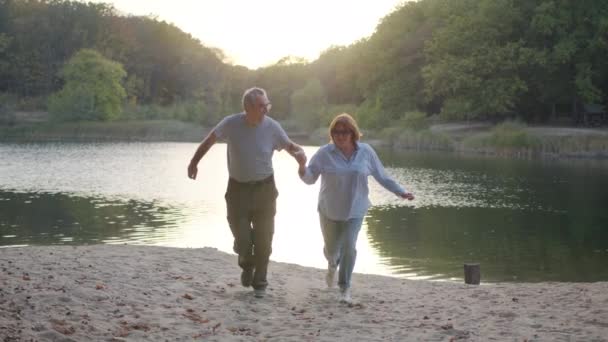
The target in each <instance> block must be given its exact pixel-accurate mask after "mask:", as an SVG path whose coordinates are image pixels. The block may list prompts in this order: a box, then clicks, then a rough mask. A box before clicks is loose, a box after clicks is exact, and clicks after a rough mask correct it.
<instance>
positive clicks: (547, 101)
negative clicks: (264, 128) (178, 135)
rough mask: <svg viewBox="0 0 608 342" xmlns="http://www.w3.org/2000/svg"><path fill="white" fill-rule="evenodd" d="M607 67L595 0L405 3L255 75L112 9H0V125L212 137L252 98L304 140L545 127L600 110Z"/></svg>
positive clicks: (65, 4) (606, 25)
mask: <svg viewBox="0 0 608 342" xmlns="http://www.w3.org/2000/svg"><path fill="white" fill-rule="evenodd" d="M606 56H608V2H606V1H596V0H579V1H571V0H420V1H409V2H404V3H403V4H402V5H401V6H399V7H398V8H396V9H395V10H394V11H393V12H392V13H390V14H388V15H387V16H385V17H384V18H383V19H382V20H381V21H380V22H379V23H378V26H377V27H376V30H375V32H374V33H373V34H372V35H371V36H370V37H362V38H361V39H360V40H358V41H356V42H354V43H353V44H351V45H349V46H333V47H331V48H329V49H327V50H326V51H324V52H322V53H321V55H320V56H319V58H318V59H316V60H314V61H307V60H303V59H302V58H299V57H297V56H285V57H284V58H282V59H281V60H279V61H276V63H274V64H272V65H269V66H266V67H262V68H259V69H256V70H250V69H248V68H246V67H243V66H237V65H231V64H229V63H227V62H226V61H227V58H225V56H224V54H223V52H222V51H221V50H219V49H217V48H212V47H208V46H205V45H204V44H203V43H202V42H201V41H199V40H198V39H196V38H194V37H193V36H191V35H190V34H189V33H187V32H184V31H182V30H181V29H180V28H179V27H176V26H175V25H173V24H170V23H167V22H165V21H162V20H159V19H158V18H155V17H150V16H133V15H124V14H121V13H119V12H118V11H117V10H116V9H115V8H114V7H113V6H112V5H110V4H103V3H101V4H100V3H86V2H77V1H67V0H0V117H1V118H4V119H3V120H4V122H8V121H10V120H8V119H7V117H9V116H10V115H11V113H14V112H17V111H45V112H46V111H48V113H49V116H50V118H51V119H52V120H56V121H62V122H65V121H121V120H150V119H163V120H179V121H184V122H194V123H197V124H201V125H207V126H208V125H212V124H214V123H215V122H217V120H218V119H219V118H221V117H223V116H225V115H227V114H230V113H234V112H238V111H240V110H241V104H240V101H241V95H242V92H243V90H244V89H246V88H249V87H251V86H260V87H263V88H265V89H266V90H267V91H268V93H269V96H270V99H271V101H272V103H273V111H272V116H274V117H275V118H277V119H279V120H282V121H285V122H289V123H291V124H293V125H294V127H298V128H301V129H315V128H317V127H322V126H324V125H326V124H327V122H328V120H329V119H330V118H331V117H332V116H334V115H335V114H337V113H339V112H344V111H346V112H349V113H352V114H354V115H355V116H356V117H357V118H358V120H360V122H361V124H362V125H363V126H365V127H370V128H383V127H391V126H395V125H399V124H402V123H406V124H407V123H408V122H410V123H411V122H415V121H416V120H421V119H423V120H426V119H427V118H430V117H432V118H437V119H438V120H443V121H452V120H456V121H457V120H487V121H493V122H494V121H500V120H503V119H504V118H516V119H519V120H521V121H523V122H526V123H545V122H554V121H558V120H559V119H560V115H565V116H566V118H567V120H570V119H571V118H572V114H573V113H576V112H577V111H578V110H579V108H583V106H589V105H591V106H599V107H597V108H602V107H601V106H603V105H605V104H606V102H607V99H608V58H606ZM574 122H575V121H572V124H574ZM0 123H2V120H0ZM566 123H570V121H566Z"/></svg>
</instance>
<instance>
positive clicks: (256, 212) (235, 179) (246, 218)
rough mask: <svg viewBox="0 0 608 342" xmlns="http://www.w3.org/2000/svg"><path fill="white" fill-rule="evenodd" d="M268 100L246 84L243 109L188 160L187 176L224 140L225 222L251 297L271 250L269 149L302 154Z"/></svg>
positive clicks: (261, 289)
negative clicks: (271, 113) (225, 178)
mask: <svg viewBox="0 0 608 342" xmlns="http://www.w3.org/2000/svg"><path fill="white" fill-rule="evenodd" d="M270 108H271V104H270V102H269V100H268V96H267V94H266V91H265V90H264V89H261V88H250V89H247V90H246V91H245V93H244V94H243V109H244V112H242V113H237V114H232V115H229V116H227V117H225V118H224V119H223V120H222V121H220V123H219V124H217V126H215V128H214V129H213V130H212V131H211V132H210V133H209V134H208V135H207V137H206V138H205V139H204V140H203V141H202V142H201V144H200V145H199V147H198V149H197V150H196V152H195V153H194V156H193V157H192V160H191V161H190V164H189V165H188V177H190V178H192V179H196V175H197V173H198V168H197V165H198V163H199V161H200V160H201V158H203V156H204V155H205V154H206V153H207V151H209V149H210V148H211V146H213V144H215V142H216V141H217V140H218V139H219V140H223V141H225V142H226V143H227V145H228V174H229V176H230V179H229V181H228V189H227V191H226V196H225V197H226V206H227V212H228V215H227V216H228V223H229V225H230V230H231V231H232V235H233V236H234V252H235V253H237V254H238V256H239V257H238V264H239V266H240V267H241V268H242V273H241V284H242V285H243V286H245V287H249V286H253V289H254V293H255V296H256V297H263V296H264V293H265V290H266V287H267V286H268V282H267V280H266V273H267V269H268V261H269V258H270V254H271V252H272V237H273V234H274V215H275V211H276V198H277V196H278V191H277V189H276V186H275V183H274V177H273V168H272V154H273V152H274V151H275V150H277V151H280V150H282V149H285V150H286V151H287V152H288V153H289V154H290V155H292V156H293V157H294V158H295V160H296V161H297V162H298V164H300V165H305V164H306V154H305V153H304V151H303V150H302V148H301V147H300V146H298V145H296V144H295V143H293V142H292V141H291V140H290V139H289V137H287V134H286V133H285V131H284V130H283V128H282V127H281V125H280V124H279V123H278V122H277V121H275V120H274V119H272V118H270V117H268V116H266V114H267V113H268V111H270Z"/></svg>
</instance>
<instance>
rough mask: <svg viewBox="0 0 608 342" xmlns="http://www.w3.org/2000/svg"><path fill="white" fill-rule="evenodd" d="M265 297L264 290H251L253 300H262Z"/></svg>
mask: <svg viewBox="0 0 608 342" xmlns="http://www.w3.org/2000/svg"><path fill="white" fill-rule="evenodd" d="M265 295H266V289H254V290H253V296H254V297H255V298H264V296H265Z"/></svg>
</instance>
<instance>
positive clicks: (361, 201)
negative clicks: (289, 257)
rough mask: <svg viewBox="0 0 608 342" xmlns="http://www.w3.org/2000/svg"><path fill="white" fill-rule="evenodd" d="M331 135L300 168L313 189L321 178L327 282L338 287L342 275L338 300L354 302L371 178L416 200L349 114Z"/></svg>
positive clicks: (338, 119) (335, 123) (336, 122)
mask: <svg viewBox="0 0 608 342" xmlns="http://www.w3.org/2000/svg"><path fill="white" fill-rule="evenodd" d="M329 135H330V143H329V144H327V145H324V146H321V147H320V148H319V150H318V151H317V152H316V153H315V154H314V155H313V156H312V158H311V159H310V162H309V164H308V166H305V165H304V164H300V167H299V169H298V173H299V174H300V178H301V179H302V181H304V182H305V183H306V184H314V183H315V182H316V181H317V179H318V178H319V176H321V190H320V192H319V202H318V211H319V219H320V223H321V232H322V233H323V240H324V243H325V246H324V248H323V253H324V254H325V258H326V259H327V275H326V282H327V286H328V287H333V286H334V285H335V283H336V272H337V273H338V286H339V288H340V296H339V300H340V302H342V303H351V302H352V298H351V291H350V287H351V276H352V273H353V269H354V267H355V259H356V257H357V250H356V248H355V247H356V243H357V236H358V235H359V230H360V229H361V224H362V223H363V217H364V216H365V214H366V212H367V209H368V208H369V206H370V201H369V199H368V194H369V186H368V183H367V178H368V176H370V175H371V176H373V177H374V179H376V181H378V183H380V184H381V185H382V186H383V187H384V188H386V189H387V190H388V191H390V192H392V193H394V194H395V195H397V196H399V197H401V198H404V199H408V200H410V201H411V200H413V199H414V195H413V194H411V193H410V192H408V191H406V190H405V189H404V188H403V187H401V186H400V185H399V184H397V183H396V182H395V181H394V180H393V179H392V178H391V177H390V176H389V175H388V174H387V173H386V171H385V170H384V167H383V166H382V163H381V162H380V159H379V158H378V155H377V154H376V152H375V151H374V149H373V148H372V147H371V146H370V145H368V144H365V143H362V142H360V141H359V138H360V137H361V132H360V131H359V127H358V126H357V122H356V121H355V119H353V118H352V117H351V116H350V115H349V114H346V113H343V114H340V115H338V116H336V117H335V118H334V119H333V121H332V122H331V124H330V126H329Z"/></svg>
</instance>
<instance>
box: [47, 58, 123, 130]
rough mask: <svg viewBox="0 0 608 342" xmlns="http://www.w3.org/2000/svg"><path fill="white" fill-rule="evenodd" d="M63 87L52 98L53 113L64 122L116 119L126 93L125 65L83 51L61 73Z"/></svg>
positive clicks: (51, 107) (50, 107) (50, 102)
mask: <svg viewBox="0 0 608 342" xmlns="http://www.w3.org/2000/svg"><path fill="white" fill-rule="evenodd" d="M61 76H62V78H63V79H64V80H65V84H64V86H63V88H62V89H61V90H60V91H59V92H58V93H56V94H54V95H53V96H51V97H50V99H49V111H50V113H51V115H52V116H53V118H55V119H57V120H61V121H79V120H96V121H107V120H115V119H118V118H119V117H120V114H121V112H122V105H123V101H124V100H125V98H126V92H125V89H124V88H123V86H122V84H121V81H122V79H123V78H125V76H126V72H125V71H124V69H123V67H122V65H120V64H119V63H116V62H114V61H111V60H109V59H106V58H105V57H103V56H102V55H100V54H99V53H98V52H97V51H94V50H89V49H83V50H80V51H79V52H78V53H76V55H74V57H72V58H71V59H70V61H69V62H68V63H67V64H66V66H65V67H64V68H63V69H62V71H61Z"/></svg>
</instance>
